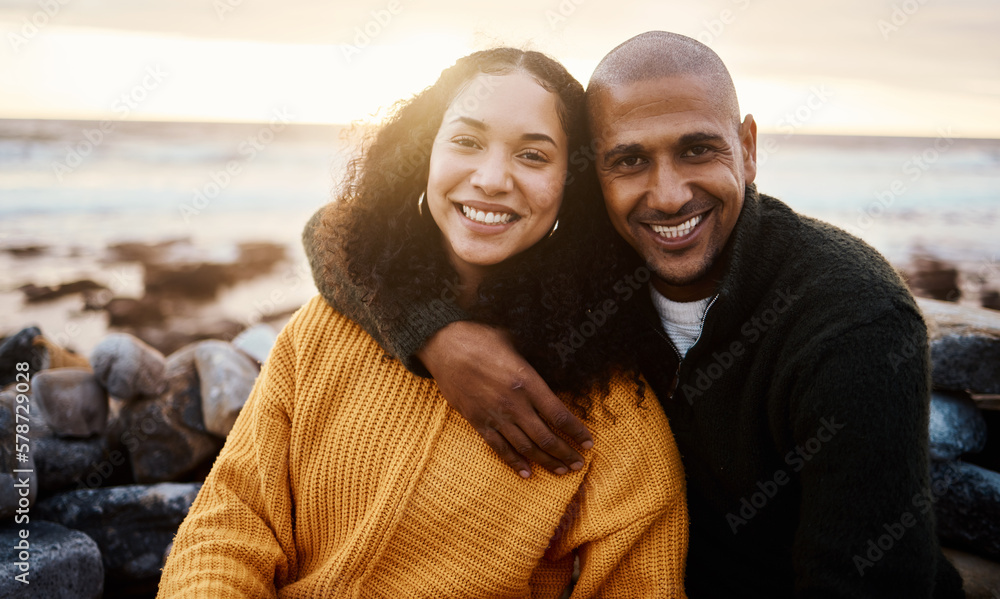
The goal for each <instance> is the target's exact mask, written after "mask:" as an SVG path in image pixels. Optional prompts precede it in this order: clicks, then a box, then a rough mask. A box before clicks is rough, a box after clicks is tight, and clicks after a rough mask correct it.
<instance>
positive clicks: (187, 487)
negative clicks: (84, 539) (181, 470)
mask: <svg viewBox="0 0 1000 599" xmlns="http://www.w3.org/2000/svg"><path fill="white" fill-rule="evenodd" d="M200 488H201V484H200V483H186V484H177V483H161V484H158V485H128V486H122V487H108V488H103V489H80V490H76V491H69V492H67V493H61V494H59V495H53V496H52V497H49V498H47V499H45V500H43V501H40V502H39V503H38V505H37V506H36V508H35V509H34V511H33V513H32V516H33V517H34V516H36V515H37V517H38V518H42V519H45V520H52V521H54V522H59V523H60V524H62V525H64V526H68V527H70V528H74V529H77V530H80V531H83V532H85V533H87V535H88V536H89V537H91V538H92V539H94V540H95V541H96V542H97V545H98V547H100V550H101V555H102V557H103V563H104V572H105V574H106V575H107V577H108V579H109V580H116V581H118V582H123V581H143V580H149V579H154V580H155V579H156V578H157V577H159V575H160V567H161V565H162V562H163V552H164V550H165V549H166V547H167V545H169V544H170V542H171V541H172V540H173V537H174V534H176V532H177V528H178V527H179V526H180V524H181V521H183V520H184V517H185V516H186V515H187V512H188V509H189V508H190V507H191V504H192V503H193V502H194V499H195V497H196V496H197V495H198V490H199V489H200Z"/></svg>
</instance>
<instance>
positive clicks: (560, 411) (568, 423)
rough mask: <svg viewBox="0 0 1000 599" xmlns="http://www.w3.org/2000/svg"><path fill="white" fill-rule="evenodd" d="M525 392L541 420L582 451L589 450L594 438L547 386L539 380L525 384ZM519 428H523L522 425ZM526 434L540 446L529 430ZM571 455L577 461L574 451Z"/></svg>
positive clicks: (537, 439)
mask: <svg viewBox="0 0 1000 599" xmlns="http://www.w3.org/2000/svg"><path fill="white" fill-rule="evenodd" d="M525 391H527V392H528V398H529V400H530V401H531V403H532V404H533V405H534V407H535V410H537V411H538V413H539V414H541V415H542V418H544V419H545V420H547V421H548V422H549V424H551V425H552V426H553V427H554V428H555V429H556V430H557V431H559V432H561V433H563V434H564V435H566V436H568V437H569V438H570V439H573V441H575V442H576V443H578V444H579V445H580V447H583V448H584V449H590V448H591V447H593V446H594V438H593V437H591V436H590V431H588V430H587V427H586V426H585V425H584V424H583V422H581V421H580V419H579V418H577V417H576V416H574V415H573V412H570V411H569V409H567V408H566V405H565V404H563V402H562V401H560V400H559V398H558V397H556V396H555V395H554V394H553V393H552V391H550V390H549V387H548V385H546V384H545V382H544V381H543V380H542V379H541V378H538V379H537V380H535V381H532V382H531V383H530V384H527V385H526V389H525ZM521 426H522V428H524V425H523V424H522V425H521ZM525 430H528V429H525ZM546 430H548V428H546ZM528 434H529V435H530V436H531V438H532V440H534V441H535V443H538V444H539V446H542V445H541V443H540V442H539V441H540V439H539V438H537V437H536V436H535V434H533V432H532V431H530V430H529V431H528ZM557 440H559V442H560V443H562V440H561V439H558V437H557ZM564 445H565V444H564ZM542 448H543V449H547V448H545V447H544V446H542ZM571 451H572V450H571ZM573 454H574V457H575V458H577V459H579V457H580V455H579V454H578V453H576V451H573ZM556 457H559V459H563V460H565V458H563V456H562V455H558V454H557V456H556ZM567 463H572V462H567Z"/></svg>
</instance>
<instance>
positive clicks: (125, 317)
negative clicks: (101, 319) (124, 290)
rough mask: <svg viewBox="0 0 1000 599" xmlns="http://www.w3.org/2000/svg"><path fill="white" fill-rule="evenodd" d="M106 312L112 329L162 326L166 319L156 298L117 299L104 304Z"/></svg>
mask: <svg viewBox="0 0 1000 599" xmlns="http://www.w3.org/2000/svg"><path fill="white" fill-rule="evenodd" d="M104 310H105V311H106V312H107V313H108V326H112V327H141V326H149V325H161V324H163V321H164V319H165V318H166V314H164V313H163V306H161V305H160V302H159V301H157V300H156V298H145V297H144V298H142V299H133V298H130V297H115V298H111V299H109V300H107V301H106V302H104Z"/></svg>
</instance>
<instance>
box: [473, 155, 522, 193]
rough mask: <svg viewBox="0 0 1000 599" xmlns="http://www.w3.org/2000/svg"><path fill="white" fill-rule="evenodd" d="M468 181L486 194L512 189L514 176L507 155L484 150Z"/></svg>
mask: <svg viewBox="0 0 1000 599" xmlns="http://www.w3.org/2000/svg"><path fill="white" fill-rule="evenodd" d="M470 182H471V183H472V185H474V186H475V187H477V188H479V189H481V190H482V192H483V193H484V194H486V195H488V196H495V195H497V194H500V193H505V192H510V191H513V189H514V178H513V176H512V175H511V172H510V162H509V161H508V159H507V156H506V155H505V154H504V153H503V152H500V151H489V152H486V154H485V155H484V156H483V160H482V162H481V163H480V164H479V166H478V167H477V168H476V171H475V172H474V173H472V178H471V179H470Z"/></svg>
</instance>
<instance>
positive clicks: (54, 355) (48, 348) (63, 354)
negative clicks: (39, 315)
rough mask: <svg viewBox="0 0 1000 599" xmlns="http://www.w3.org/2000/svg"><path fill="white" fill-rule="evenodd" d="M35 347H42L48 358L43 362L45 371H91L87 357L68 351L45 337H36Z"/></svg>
mask: <svg viewBox="0 0 1000 599" xmlns="http://www.w3.org/2000/svg"><path fill="white" fill-rule="evenodd" d="M34 343H35V347H41V348H43V349H44V351H45V355H46V356H47V359H46V360H43V361H42V363H43V369H44V370H48V369H50V368H87V369H90V362H89V361H88V360H87V358H86V357H85V356H81V355H80V354H78V353H76V352H75V351H73V350H70V349H66V348H64V347H61V346H59V345H56V344H55V343H53V342H52V341H49V339H48V338H47V337H45V336H44V335H42V336H39V337H35V342H34Z"/></svg>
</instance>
